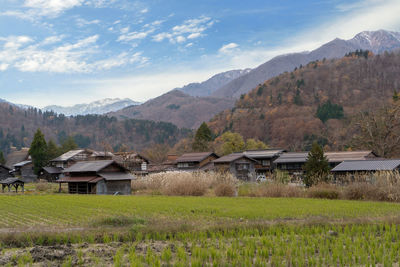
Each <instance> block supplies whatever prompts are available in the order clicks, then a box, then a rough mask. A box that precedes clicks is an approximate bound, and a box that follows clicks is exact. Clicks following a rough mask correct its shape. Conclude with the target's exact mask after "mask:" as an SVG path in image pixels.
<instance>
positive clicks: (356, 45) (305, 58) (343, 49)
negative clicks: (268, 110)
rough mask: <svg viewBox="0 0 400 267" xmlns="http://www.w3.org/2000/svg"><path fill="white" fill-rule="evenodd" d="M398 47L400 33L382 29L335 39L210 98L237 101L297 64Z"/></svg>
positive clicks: (267, 67) (279, 59) (256, 71)
mask: <svg viewBox="0 0 400 267" xmlns="http://www.w3.org/2000/svg"><path fill="white" fill-rule="evenodd" d="M398 48H400V33H398V32H391V31H385V30H379V31H364V32H361V33H359V34H357V35H356V36H355V37H354V38H352V39H350V40H342V39H339V38H336V39H334V40H333V41H331V42H328V43H326V44H324V45H322V46H321V47H319V48H317V49H315V50H313V51H311V52H303V53H293V54H287V55H280V56H277V57H275V58H273V59H271V60H269V61H267V62H266V63H264V64H262V65H260V66H258V67H257V68H255V69H253V70H251V71H250V72H249V73H247V74H244V75H242V76H240V77H238V78H236V79H234V80H232V81H231V82H229V83H228V84H226V85H224V86H222V87H221V88H219V89H218V90H216V91H214V93H213V94H212V96H215V97H232V98H236V99H237V98H239V97H240V95H242V94H245V93H247V92H249V91H250V90H252V89H253V88H255V87H256V86H257V85H259V84H261V83H263V82H264V81H266V80H268V79H270V78H272V77H274V76H277V75H279V74H281V73H284V72H285V71H292V70H293V69H294V68H296V67H298V66H300V65H305V64H307V63H309V62H311V61H315V60H322V59H323V58H326V59H332V58H341V57H343V56H344V55H345V54H346V53H349V52H353V51H355V50H357V49H363V50H370V51H372V52H374V53H382V52H384V51H391V50H394V49H398Z"/></svg>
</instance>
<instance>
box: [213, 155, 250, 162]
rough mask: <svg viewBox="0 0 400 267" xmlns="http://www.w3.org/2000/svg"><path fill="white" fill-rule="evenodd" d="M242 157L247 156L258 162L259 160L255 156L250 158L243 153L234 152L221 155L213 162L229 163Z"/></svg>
mask: <svg viewBox="0 0 400 267" xmlns="http://www.w3.org/2000/svg"><path fill="white" fill-rule="evenodd" d="M240 158H246V159H249V160H251V161H255V162H257V160H255V159H253V158H250V157H248V156H246V155H244V154H243V153H232V154H229V155H226V156H223V157H220V158H219V159H216V160H214V161H213V162H214V163H229V162H232V161H235V160H238V159H240Z"/></svg>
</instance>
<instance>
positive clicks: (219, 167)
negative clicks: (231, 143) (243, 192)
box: [213, 153, 258, 181]
mask: <svg viewBox="0 0 400 267" xmlns="http://www.w3.org/2000/svg"><path fill="white" fill-rule="evenodd" d="M213 163H214V170H215V171H218V172H231V173H232V174H233V175H234V176H235V177H236V178H238V179H241V180H244V181H255V178H256V171H255V165H256V164H257V163H258V161H257V160H255V159H252V158H250V157H248V156H246V155H244V154H243V153H233V154H229V155H226V156H223V157H221V158H219V159H216V160H214V161H213Z"/></svg>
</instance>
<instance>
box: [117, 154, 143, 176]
mask: <svg viewBox="0 0 400 267" xmlns="http://www.w3.org/2000/svg"><path fill="white" fill-rule="evenodd" d="M114 160H115V161H116V162H118V163H119V164H120V165H122V166H124V167H125V168H126V169H128V170H129V171H131V172H133V173H134V174H135V175H146V174H148V173H149V164H150V160H148V159H147V158H146V157H144V156H143V155H140V154H139V153H136V152H118V153H115V154H114Z"/></svg>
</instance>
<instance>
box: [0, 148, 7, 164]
mask: <svg viewBox="0 0 400 267" xmlns="http://www.w3.org/2000/svg"><path fill="white" fill-rule="evenodd" d="M0 164H1V165H4V164H6V159H5V157H4V154H3V151H0Z"/></svg>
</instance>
